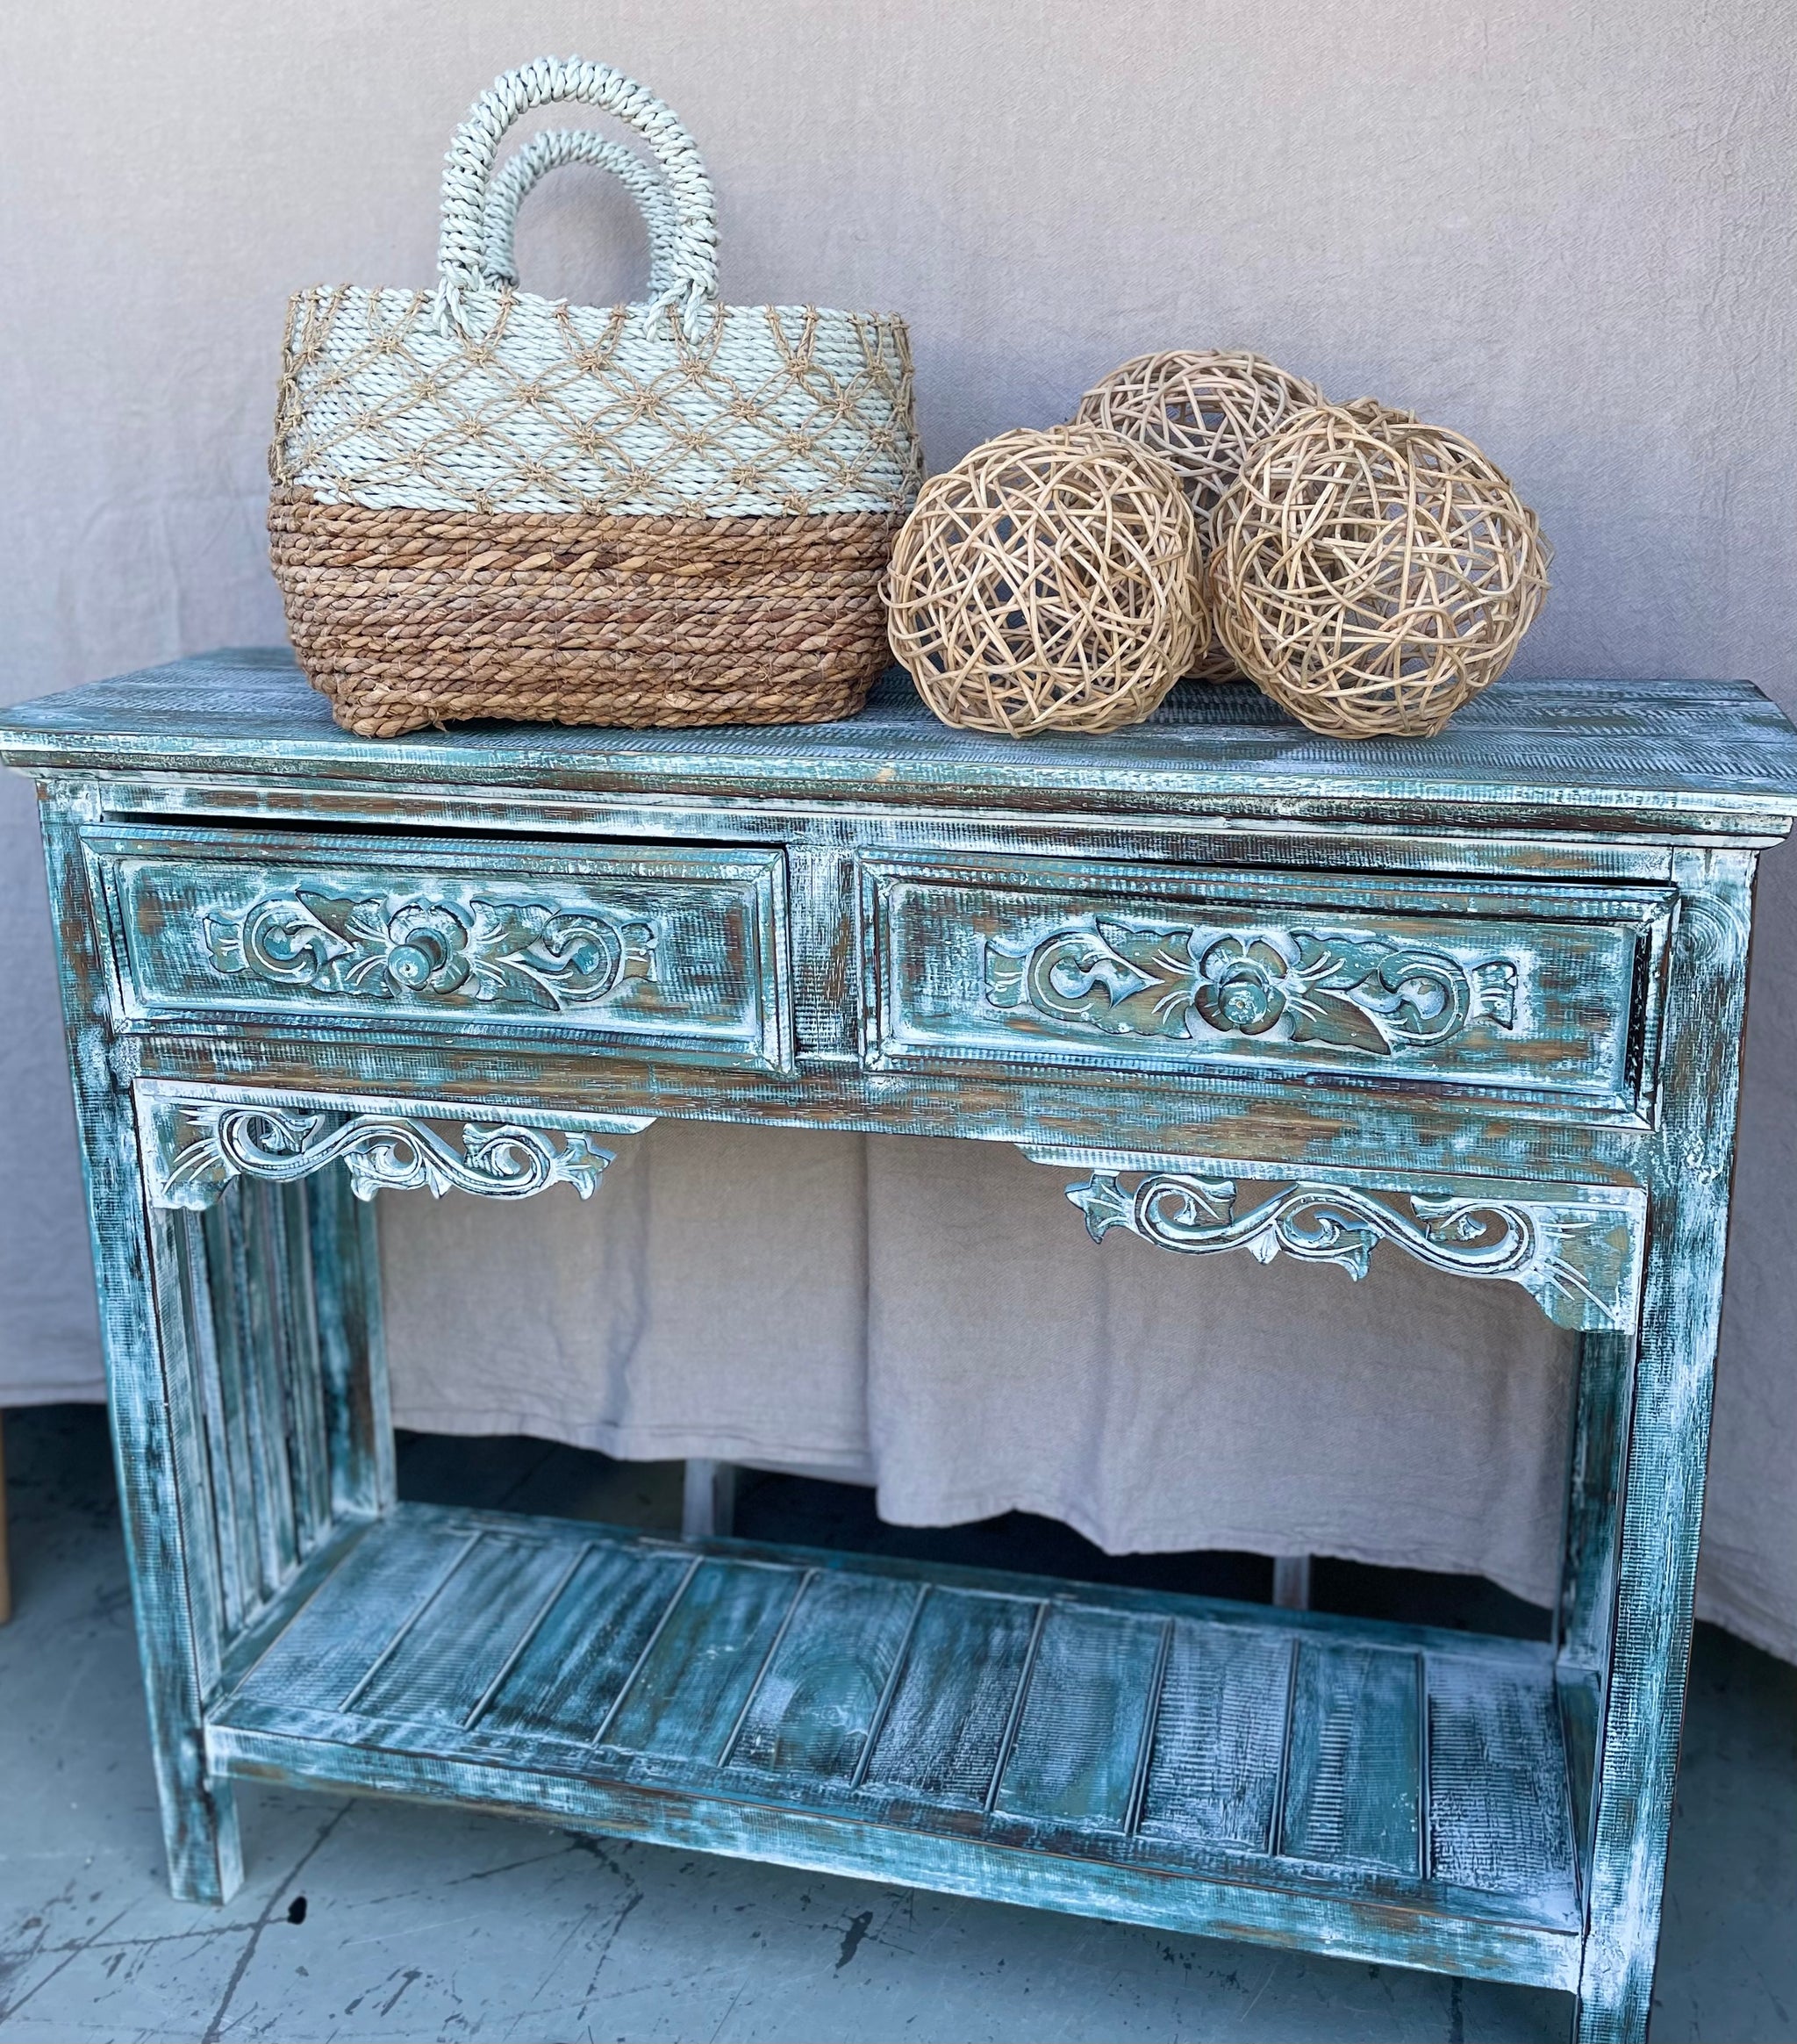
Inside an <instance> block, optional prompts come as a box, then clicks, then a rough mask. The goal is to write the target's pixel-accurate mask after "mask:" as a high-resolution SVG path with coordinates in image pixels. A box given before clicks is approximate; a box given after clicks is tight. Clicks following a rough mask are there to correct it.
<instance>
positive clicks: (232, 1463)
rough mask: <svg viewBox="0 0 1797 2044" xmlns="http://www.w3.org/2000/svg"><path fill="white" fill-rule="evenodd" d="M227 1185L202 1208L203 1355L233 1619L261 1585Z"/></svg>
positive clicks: (256, 1601)
mask: <svg viewBox="0 0 1797 2044" xmlns="http://www.w3.org/2000/svg"><path fill="white" fill-rule="evenodd" d="M233 1190H234V1188H227V1190H226V1193H225V1194H223V1195H222V1196H221V1197H220V1198H219V1200H218V1204H217V1205H216V1206H214V1207H212V1208H211V1209H210V1210H209V1211H208V1212H206V1213H205V1214H204V1215H203V1216H201V1220H202V1223H203V1227H202V1231H201V1239H202V1244H203V1248H204V1255H203V1257H202V1259H201V1260H200V1269H201V1271H202V1272H203V1274H204V1288H205V1292H206V1296H207V1301H208V1304H209V1309H210V1312H209V1321H210V1331H211V1342H210V1345H209V1346H208V1347H207V1348H205V1349H204V1350H203V1351H202V1358H203V1362H204V1367H205V1369H206V1372H207V1379H208V1383H207V1388H208V1394H209V1400H210V1402H211V1404H212V1405H213V1406H214V1407H215V1408H216V1415H217V1423H218V1438H217V1439H216V1440H215V1441H214V1443H213V1447H214V1456H213V1481H214V1485H215V1487H216V1488H215V1495H216V1497H217V1501H218V1504H217V1510H218V1524H219V1536H220V1539H221V1542H224V1543H228V1545H229V1546H230V1547H231V1549H232V1551H233V1556H234V1564H233V1569H234V1575H235V1579H236V1583H237V1586H238V1588H237V1598H236V1603H235V1606H234V1610H233V1618H232V1623H233V1624H241V1623H242V1622H243V1620H244V1619H245V1618H246V1617H247V1616H248V1614H249V1613H250V1612H252V1611H254V1610H256V1609H257V1608H258V1607H259V1606H260V1605H261V1603H262V1601H263V1594H264V1592H263V1561H262V1542H261V1532H260V1508H259V1506H258V1503H257V1491H256V1475H255V1463H254V1456H253V1455H252V1453H251V1452H250V1401H249V1393H248V1390H247V1385H246V1382H245V1367H246V1366H245V1362H244V1335H245V1330H244V1325H243V1314H242V1311H241V1303H240V1293H239V1290H238V1287H237V1284H236V1282H235V1280H234V1278H233V1237H234V1236H235V1234H236V1227H235V1220H234V1216H235V1214H236V1201H235V1200H234V1198H233V1196H232V1194H233ZM189 1238H190V1240H191V1235H190V1237H189Z"/></svg>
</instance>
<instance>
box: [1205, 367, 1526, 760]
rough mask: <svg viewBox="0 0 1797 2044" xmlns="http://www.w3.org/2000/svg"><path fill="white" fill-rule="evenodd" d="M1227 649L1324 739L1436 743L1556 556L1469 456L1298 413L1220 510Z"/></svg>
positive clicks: (1499, 655)
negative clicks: (1411, 739) (1424, 740)
mask: <svg viewBox="0 0 1797 2044" xmlns="http://www.w3.org/2000/svg"><path fill="white" fill-rule="evenodd" d="M1214 525H1215V529H1216V532H1217V544H1216V546H1215V548H1214V551H1213V552H1212V554H1211V555H1210V556H1209V559H1208V562H1207V563H1206V592H1207V594H1208V597H1209V599H1210V606H1211V612H1212V617H1213V620H1214V626H1215V629H1216V632H1217V635H1218V637H1219V639H1220V640H1221V642H1222V644H1223V646H1224V647H1225V648H1226V649H1228V652H1229V654H1230V655H1231V656H1233V657H1234V658H1235V661H1236V663H1238V664H1239V666H1240V667H1241V669H1242V672H1243V673H1245V674H1246V675H1247V676H1248V677H1249V679H1250V680H1252V681H1253V682H1254V683H1255V684H1256V685H1257V686H1258V687H1259V688H1261V689H1262V690H1263V691H1264V692H1265V693H1266V694H1267V695H1269V696H1271V698H1272V699H1273V700H1274V701H1275V702H1277V703H1278V704H1279V705H1280V706H1282V707H1283V708H1285V709H1286V710H1288V711H1289V712H1290V713H1291V714H1292V715H1293V716H1294V717H1296V718H1298V719H1299V721H1300V722H1301V723H1304V724H1307V725H1308V726H1309V727H1310V728H1311V729H1312V730H1314V731H1322V732H1328V733H1330V734H1332V735H1335V736H1339V737H1345V738H1364V737H1371V736H1375V735H1403V736H1409V737H1432V736H1433V735H1435V733H1436V732H1438V731H1439V730H1441V729H1442V728H1443V725H1445V724H1446V722H1447V721H1448V719H1449V718H1450V716H1451V715H1452V714H1453V713H1454V712H1455V711H1456V710H1457V709H1458V708H1459V706H1461V704H1462V703H1464V702H1465V701H1466V700H1467V699H1468V698H1469V697H1471V696H1472V695H1474V694H1476V693H1477V692H1478V691H1479V690H1480V689H1482V688H1485V687H1486V686H1488V685H1490V684H1491V683H1492V682H1493V681H1495V680H1496V679H1497V678H1498V676H1499V675H1500V674H1501V673H1502V672H1503V671H1504V669H1505V668H1506V667H1507V666H1508V664H1509V663H1510V660H1511V658H1512V657H1513V656H1514V653H1515V651H1516V648H1517V645H1518V643H1519V642H1520V641H1521V637H1522V635H1523V634H1524V633H1525V632H1526V631H1527V630H1528V629H1529V626H1530V625H1531V624H1532V623H1533V622H1534V620H1535V618H1536V614H1537V613H1538V612H1539V611H1540V609H1541V606H1542V603H1543V599H1544V598H1545V596H1546V594H1547V589H1548V578H1547V570H1548V565H1549V563H1550V560H1551V557H1552V552H1551V549H1550V547H1549V545H1548V542H1547V541H1546V540H1545V539H1543V536H1542V533H1541V528H1540V527H1539V526H1538V524H1537V523H1536V518H1535V514H1534V513H1532V512H1530V511H1529V510H1528V509H1527V508H1526V507H1525V506H1523V504H1522V503H1521V499H1520V498H1518V497H1517V495H1516V492H1515V491H1514V488H1513V487H1512V485H1511V484H1510V481H1509V478H1508V477H1506V476H1505V475H1504V473H1503V472H1502V470H1500V469H1499V468H1498V467H1497V466H1496V465H1495V464H1494V463H1493V462H1491V461H1490V460H1489V459H1488V458H1487V457H1486V455H1484V454H1482V453H1481V452H1480V451H1479V449H1478V448H1476V447H1475V446H1474V445H1473V444H1472V442H1471V441H1469V440H1466V439H1464V438H1463V437H1462V436H1461V435H1460V434H1457V433H1450V432H1449V431H1447V430H1446V429H1445V428H1444V427H1435V426H1426V425H1423V424H1421V423H1420V422H1419V421H1418V420H1417V419H1416V418H1415V417H1414V414H1413V413H1410V412H1394V411H1391V410H1388V409H1387V408H1386V407H1385V406H1384V405H1378V404H1377V403H1375V402H1374V401H1373V400H1372V399H1371V398H1361V399H1359V400H1357V402H1356V403H1355V404H1353V405H1317V406H1314V407H1313V408H1311V409H1310V410H1307V411H1304V412H1295V413H1293V414H1292V416H1291V417H1290V418H1289V419H1287V420H1286V421H1285V424H1284V426H1283V427H1280V428H1279V430H1278V432H1276V433H1275V434H1273V435H1272V436H1271V438H1270V439H1268V440H1265V441H1263V442H1262V443H1261V444H1260V446H1259V447H1258V448H1256V449H1255V450H1254V451H1253V453H1252V454H1250V455H1249V458H1248V461H1247V463H1246V464H1245V466H1244V468H1243V470H1242V475H1241V477H1240V478H1239V479H1238V480H1237V482H1236V483H1235V485H1234V487H1233V488H1232V489H1231V490H1230V491H1229V492H1228V495H1227V496H1226V497H1225V498H1224V499H1223V501H1222V503H1221V505H1220V506H1219V507H1218V510H1217V513H1216V514H1215V519H1214Z"/></svg>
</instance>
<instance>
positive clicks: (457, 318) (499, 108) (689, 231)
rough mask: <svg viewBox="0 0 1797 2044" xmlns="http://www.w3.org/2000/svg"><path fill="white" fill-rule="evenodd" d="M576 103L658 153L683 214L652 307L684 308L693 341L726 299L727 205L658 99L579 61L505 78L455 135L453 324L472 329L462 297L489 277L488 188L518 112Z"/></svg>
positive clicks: (449, 218) (448, 278)
mask: <svg viewBox="0 0 1797 2044" xmlns="http://www.w3.org/2000/svg"><path fill="white" fill-rule="evenodd" d="M567 99H571V100H577V101H579V102H580V103H581V104H583V105H585V106H592V107H597V108H598V109H599V110H600V111H602V112H605V113H611V114H616V115H617V117H618V118H619V119H620V120H624V121H628V122H629V124H630V125H631V126H632V127H634V129H635V130H636V131H637V133H639V134H640V135H641V136H642V138H643V140H645V141H646V142H647V143H648V145H649V147H650V148H651V149H653V150H654V152H655V158H656V161H658V162H659V163H660V164H661V166H662V172H663V174H664V175H665V176H666V178H667V180H668V190H669V197H670V198H671V200H672V203H673V209H674V221H675V231H674V250H673V255H672V259H671V261H670V262H669V271H670V275H669V283H668V284H667V286H666V288H665V289H664V290H662V292H661V293H660V294H659V295H658V296H657V298H655V300H654V301H653V303H654V304H655V305H656V306H661V305H672V306H674V307H676V308H677V310H678V312H679V316H680V322H681V325H682V326H683V327H684V329H685V331H686V333H687V334H688V335H689V336H690V337H691V338H694V339H697V338H698V335H699V334H700V333H703V332H704V331H705V328H706V327H707V326H709V325H710V323H711V319H712V312H713V309H714V308H715V305H716V303H717V297H718V209H717V201H716V199H715V198H714V197H712V181H711V179H710V178H709V177H707V176H705V164H704V163H703V161H701V160H700V157H699V153H698V147H697V146H696V145H695V143H694V141H693V139H692V137H691V135H690V134H688V133H687V132H686V130H685V129H684V127H683V126H681V125H680V121H679V119H678V118H677V116H676V114H675V113H674V112H673V111H672V109H671V108H669V107H667V106H664V105H663V104H662V102H661V101H660V100H659V99H657V98H656V97H655V94H654V93H652V92H650V91H648V90H647V89H646V88H645V87H643V86H641V85H639V84H637V83H636V82H635V81H634V79H631V78H626V76H625V75H624V74H623V73H622V72H621V71H614V70H613V69H612V67H611V66H610V65H609V64H589V63H586V62H584V61H583V60H582V59H580V58H578V57H568V58H561V57H540V58H539V59H538V60H537V61H536V62H535V63H533V64H526V65H523V66H522V67H521V68H519V69H518V70H516V71H507V72H505V74H504V75H503V76H501V77H498V78H496V79H495V80H494V82H493V83H492V85H491V86H490V88H489V89H488V90H486V91H485V92H483V93H482V95H481V96H480V97H479V98H478V99H477V100H476V101H475V103H474V105H473V106H472V107H471V108H470V109H469V115H468V118H467V119H466V120H464V121H463V122H462V126H460V127H459V128H458V129H457V130H456V131H455V140H454V141H453V142H451V143H450V145H449V154H448V156H447V158H446V160H445V161H444V166H443V223H442V230H441V234H440V239H439V241H438V245H437V248H438V252H437V267H438V271H439V273H440V279H441V281H440V284H439V287H438V302H439V305H440V311H441V312H442V315H443V317H444V319H446V320H447V322H448V323H449V324H450V325H452V326H455V327H456V328H458V329H461V330H462V331H463V332H465V331H466V324H465V319H464V314H463V301H464V299H465V298H466V297H467V295H468V294H469V293H470V292H473V291H476V290H479V289H480V288H481V286H482V284H483V282H484V281H485V279H484V277H483V272H482V269H481V258H482V254H483V247H484V241H485V226H486V203H487V187H488V185H489V183H490V181H491V179H492V175H493V159H494V157H495V155H496V154H498V147H499V143H500V140H501V138H502V137H503V136H504V135H505V131H506V130H507V129H508V128H509V127H510V126H512V122H513V121H515V120H516V119H517V118H519V115H520V114H522V113H525V112H526V111H528V110H529V109H530V108H532V107H533V106H547V105H548V104H551V103H552V102H554V101H555V100H567Z"/></svg>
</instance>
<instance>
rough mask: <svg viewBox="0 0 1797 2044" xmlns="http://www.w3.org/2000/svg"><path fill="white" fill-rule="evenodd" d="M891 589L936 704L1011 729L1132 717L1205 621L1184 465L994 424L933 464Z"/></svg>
mask: <svg viewBox="0 0 1797 2044" xmlns="http://www.w3.org/2000/svg"><path fill="white" fill-rule="evenodd" d="M886 598H887V602H888V604H889V606H891V610H890V617H889V620H888V622H889V630H890V632H891V641H892V650H893V652H894V654H895V655H896V656H898V659H899V660H900V661H901V662H902V663H904V665H905V666H906V667H907V668H908V669H909V670H910V671H911V675H912V678H913V680H914V681H915V682H916V684H917V687H918V692H919V693H920V695H921V696H922V697H923V699H924V700H925V701H926V702H927V704H928V705H929V706H930V707H931V709H933V710H934V712H935V713H936V714H937V715H938V716H939V717H940V718H941V720H942V721H943V722H944V723H945V724H959V725H962V726H963V727H964V728H967V729H968V730H970V731H1003V732H1006V733H1008V734H1010V735H1012V736H1013V737H1020V736H1021V735H1024V734H1025V733H1027V732H1030V731H1046V730H1051V729H1052V730H1061V731H1114V730H1115V729H1117V728H1118V727H1119V726H1120V725H1123V724H1134V723H1137V722H1139V721H1141V720H1142V718H1143V717H1145V716H1147V715H1148V714H1149V712H1150V711H1151V710H1153V709H1154V708H1155V706H1156V705H1157V704H1158V703H1159V702H1160V700H1161V699H1162V697H1163V696H1164V695H1165V694H1166V692H1167V691H1168V690H1169V689H1170V688H1171V687H1172V685H1173V684H1174V683H1175V682H1176V681H1178V678H1179V677H1180V676H1181V674H1183V673H1184V672H1185V668H1186V666H1187V663H1189V662H1190V660H1191V657H1192V649H1193V648H1194V647H1195V646H1196V645H1197V644H1198V643H1199V640H1200V638H1201V636H1203V635H1205V634H1206V630H1207V628H1206V627H1205V626H1204V625H1203V624H1202V622H1201V619H1202V606H1203V597H1202V593H1201V590H1200V586H1199V573H1198V535H1197V529H1196V527H1195V526H1194V524H1193V521H1192V509H1191V506H1189V505H1188V504H1187V502H1186V500H1185V492H1184V491H1182V489H1181V488H1180V485H1179V478H1178V476H1176V475H1175V474H1174V472H1173V471H1172V470H1171V468H1169V467H1168V465H1167V463H1164V462H1163V461H1161V460H1159V459H1158V458H1157V457H1156V456H1155V455H1151V454H1149V452H1148V450H1147V449H1146V448H1142V447H1141V446H1139V445H1138V444H1137V443H1136V442H1135V441H1130V440H1125V439H1123V438H1122V437H1121V436H1120V434H1114V433H1107V432H1105V431H1104V430H1102V429H1101V428H1099V427H1091V426H1077V425H1076V426H1056V427H1049V428H1048V429H1047V430H1046V431H1042V432H1032V431H1024V432H1017V433H1006V434H1000V435H999V438H998V439H997V440H989V441H986V442H985V444H984V446H983V447H977V448H974V450H973V452H972V453H971V454H970V455H966V456H965V457H964V458H963V460H961V461H959V462H957V463H956V464H955V466H954V467H953V468H952V469H949V470H947V471H946V472H945V473H944V474H942V475H940V476H933V477H931V478H930V479H929V481H928V482H927V483H926V484H924V486H923V489H922V491H921V492H920V494H919V497H918V500H917V508H916V509H915V510H914V511H913V513H912V514H911V516H910V517H909V518H908V519H907V520H906V522H905V525H904V527H903V528H902V530H901V531H900V532H899V534H898V543H897V545H896V546H895V547H894V549H893V552H892V564H891V570H889V572H888V577H887V583H886Z"/></svg>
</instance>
